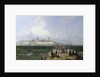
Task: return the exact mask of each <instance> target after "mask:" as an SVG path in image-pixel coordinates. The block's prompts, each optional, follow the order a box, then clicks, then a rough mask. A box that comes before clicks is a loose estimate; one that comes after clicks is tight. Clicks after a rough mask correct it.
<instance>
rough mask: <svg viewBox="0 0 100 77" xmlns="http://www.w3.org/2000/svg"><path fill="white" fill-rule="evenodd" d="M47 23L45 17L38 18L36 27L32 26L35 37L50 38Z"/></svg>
mask: <svg viewBox="0 0 100 77" xmlns="http://www.w3.org/2000/svg"><path fill="white" fill-rule="evenodd" d="M46 26H47V25H46V22H45V20H44V19H43V17H37V18H36V20H35V23H34V25H33V26H32V29H31V32H32V34H33V35H36V36H41V37H46V36H50V33H49V31H48V30H47V29H46Z"/></svg>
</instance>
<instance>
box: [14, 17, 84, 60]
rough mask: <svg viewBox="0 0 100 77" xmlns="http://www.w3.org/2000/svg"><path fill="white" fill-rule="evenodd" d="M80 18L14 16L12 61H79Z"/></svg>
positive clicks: (81, 21)
mask: <svg viewBox="0 0 100 77" xmlns="http://www.w3.org/2000/svg"><path fill="white" fill-rule="evenodd" d="M83 53H84V51H83V16H56V15H55V16H49V15H48V16H45V15H40V16H39V15H16V60H83Z"/></svg>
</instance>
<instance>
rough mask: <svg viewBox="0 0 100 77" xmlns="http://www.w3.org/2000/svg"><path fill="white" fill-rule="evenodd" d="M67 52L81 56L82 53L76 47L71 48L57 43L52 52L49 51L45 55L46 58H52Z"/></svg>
mask: <svg viewBox="0 0 100 77" xmlns="http://www.w3.org/2000/svg"><path fill="white" fill-rule="evenodd" d="M62 53H64V54H66V55H69V56H73V55H76V56H79V55H80V53H79V52H77V50H75V49H71V48H70V47H66V46H61V45H57V46H55V47H54V48H53V49H52V51H51V52H49V53H48V55H46V56H44V59H46V58H47V57H51V58H54V57H58V58H59V57H60V54H62Z"/></svg>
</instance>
